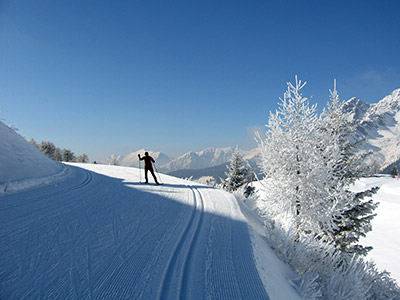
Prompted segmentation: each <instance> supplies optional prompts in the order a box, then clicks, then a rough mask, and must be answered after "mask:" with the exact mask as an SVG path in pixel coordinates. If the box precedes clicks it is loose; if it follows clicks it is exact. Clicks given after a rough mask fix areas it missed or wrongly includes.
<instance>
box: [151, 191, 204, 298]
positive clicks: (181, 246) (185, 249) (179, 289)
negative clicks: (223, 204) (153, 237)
mask: <svg viewBox="0 0 400 300" xmlns="http://www.w3.org/2000/svg"><path fill="white" fill-rule="evenodd" d="M189 187H190V189H191V190H192V194H193V201H194V203H193V210H192V213H191V215H190V217H189V219H188V221H187V223H186V225H185V227H184V230H182V233H181V235H180V237H179V238H178V240H177V243H176V244H175V247H174V249H173V251H172V254H171V256H170V258H169V260H168V263H167V267H166V268H165V272H164V274H163V276H162V281H161V287H160V290H159V293H158V297H157V299H181V298H182V297H183V296H184V294H185V291H186V284H185V281H184V279H185V276H186V275H187V273H188V268H189V266H190V263H189V262H190V259H191V256H192V253H193V248H194V247H195V244H196V240H197V237H198V234H199V232H200V230H201V225H202V221H203V216H204V201H203V197H202V195H201V193H200V191H199V190H198V189H197V188H195V187H193V186H189ZM196 194H197V195H198V196H196ZM183 299H184V297H183Z"/></svg>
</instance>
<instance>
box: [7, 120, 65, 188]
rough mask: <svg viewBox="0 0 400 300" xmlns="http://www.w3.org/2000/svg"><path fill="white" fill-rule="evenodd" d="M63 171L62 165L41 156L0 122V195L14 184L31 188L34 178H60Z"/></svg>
mask: <svg viewBox="0 0 400 300" xmlns="http://www.w3.org/2000/svg"><path fill="white" fill-rule="evenodd" d="M63 171H65V168H64V166H63V165H62V164H60V163H58V162H55V161H53V160H51V159H49V158H48V157H47V156H45V155H43V154H42V153H41V152H40V151H39V150H37V149H36V148H35V147H34V146H32V145H31V144H29V143H28V142H26V140H25V139H24V138H23V137H21V136H20V135H19V134H18V133H16V132H15V131H14V130H12V129H11V128H9V127H8V126H6V125H5V124H4V123H2V122H1V121H0V193H2V192H3V191H4V189H5V188H7V189H8V190H10V189H12V188H13V187H15V185H16V184H18V185H19V186H20V187H22V186H25V187H27V186H33V185H35V181H34V180H33V179H34V178H43V177H49V176H51V177H52V176H54V175H56V174H58V175H59V176H60V174H61V173H62V172H63ZM48 180H51V178H48ZM16 181H18V183H17V182H16ZM23 181H24V182H23ZM36 183H38V182H36Z"/></svg>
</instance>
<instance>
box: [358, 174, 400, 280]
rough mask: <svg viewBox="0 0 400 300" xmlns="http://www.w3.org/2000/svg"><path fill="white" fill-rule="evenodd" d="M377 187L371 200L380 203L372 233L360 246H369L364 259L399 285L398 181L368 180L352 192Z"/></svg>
mask: <svg viewBox="0 0 400 300" xmlns="http://www.w3.org/2000/svg"><path fill="white" fill-rule="evenodd" d="M374 186H379V187H380V189H379V191H378V193H376V194H375V195H373V196H372V197H371V198H372V199H374V200H375V201H376V202H379V203H380V204H379V206H378V208H377V209H376V211H375V212H376V213H377V216H376V217H375V218H374V219H373V220H372V231H371V232H369V233H368V234H367V236H366V237H365V238H362V239H361V240H360V243H361V244H363V245H365V246H372V247H373V249H372V250H371V252H370V253H369V254H368V256H367V258H369V259H371V260H373V261H374V262H375V263H376V265H377V267H378V269H379V270H380V271H383V270H386V271H388V272H390V273H391V277H392V278H394V279H396V281H397V283H400V260H399V259H398V254H399V253H400V218H399V212H400V180H399V179H397V178H391V177H389V176H387V177H371V178H363V179H361V180H359V181H358V182H356V184H355V186H354V187H353V190H354V191H362V190H366V189H368V188H371V187H374Z"/></svg>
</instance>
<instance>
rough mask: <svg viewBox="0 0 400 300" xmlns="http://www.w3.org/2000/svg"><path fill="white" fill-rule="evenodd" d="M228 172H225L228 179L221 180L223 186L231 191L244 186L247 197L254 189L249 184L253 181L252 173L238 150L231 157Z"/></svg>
mask: <svg viewBox="0 0 400 300" xmlns="http://www.w3.org/2000/svg"><path fill="white" fill-rule="evenodd" d="M227 169H228V172H225V175H226V176H227V177H226V179H222V180H221V187H222V188H223V189H225V190H227V191H229V192H234V191H237V190H238V189H239V188H242V187H244V188H245V190H244V194H245V196H246V197H248V196H250V195H251V194H252V192H253V191H254V189H253V188H252V187H250V186H248V185H247V184H248V183H249V182H251V179H252V173H251V171H250V170H249V168H247V167H246V165H245V162H244V160H243V158H242V156H241V155H240V154H239V151H238V150H236V151H235V152H234V153H233V155H232V158H231V161H230V164H229V166H227Z"/></svg>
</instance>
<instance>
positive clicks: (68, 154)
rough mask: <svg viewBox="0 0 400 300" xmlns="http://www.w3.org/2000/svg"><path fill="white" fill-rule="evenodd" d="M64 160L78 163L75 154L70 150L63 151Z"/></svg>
mask: <svg viewBox="0 0 400 300" xmlns="http://www.w3.org/2000/svg"><path fill="white" fill-rule="evenodd" d="M62 160H63V161H65V162H74V161H76V158H75V154H74V152H72V151H71V150H69V149H63V150H62Z"/></svg>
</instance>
